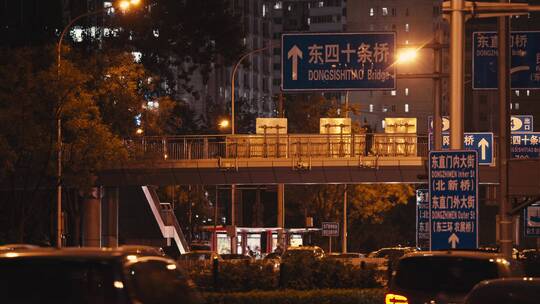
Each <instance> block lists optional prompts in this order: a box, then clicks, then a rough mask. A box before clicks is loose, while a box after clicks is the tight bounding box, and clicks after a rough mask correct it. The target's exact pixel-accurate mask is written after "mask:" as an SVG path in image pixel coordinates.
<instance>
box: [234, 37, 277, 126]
mask: <svg viewBox="0 0 540 304" xmlns="http://www.w3.org/2000/svg"><path fill="white" fill-rule="evenodd" d="M273 46H274V44H272V43H270V44H269V45H267V46H265V47H263V48H260V49H256V50H253V51H250V52H248V53H246V54H244V55H242V57H240V59H238V61H237V62H236V64H235V65H234V68H233V71H232V76H231V134H232V135H234V134H235V128H234V95H235V94H234V82H235V79H236V70H237V69H238V67H239V66H240V63H242V60H244V59H245V58H246V57H248V56H250V55H253V54H255V53H259V52H262V51H264V50H267V49H269V48H271V47H273Z"/></svg>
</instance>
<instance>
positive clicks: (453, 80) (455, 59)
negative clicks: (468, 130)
mask: <svg viewBox="0 0 540 304" xmlns="http://www.w3.org/2000/svg"><path fill="white" fill-rule="evenodd" d="M450 6H451V11H450V66H451V68H450V148H451V149H452V150H461V149H462V148H463V83H464V81H463V80H464V75H465V71H464V69H463V58H464V48H465V45H464V43H463V42H464V37H465V18H464V8H465V6H464V1H463V0H452V1H451V2H450Z"/></svg>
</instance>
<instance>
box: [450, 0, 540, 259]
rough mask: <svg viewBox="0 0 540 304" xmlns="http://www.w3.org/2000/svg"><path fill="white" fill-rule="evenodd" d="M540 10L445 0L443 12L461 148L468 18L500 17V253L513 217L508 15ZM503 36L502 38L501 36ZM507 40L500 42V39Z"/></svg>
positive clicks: (503, 2)
mask: <svg viewBox="0 0 540 304" xmlns="http://www.w3.org/2000/svg"><path fill="white" fill-rule="evenodd" d="M533 11H540V6H532V5H529V4H528V3H509V2H508V0H500V1H499V2H471V1H464V0H450V1H445V2H443V13H444V14H445V15H446V16H445V17H447V18H449V20H450V39H451V41H450V62H451V68H450V147H451V149H461V148H462V146H463V96H464V95H463V86H464V69H463V58H464V52H465V48H464V43H463V42H464V38H465V30H464V29H465V21H466V19H468V18H471V17H475V18H489V17H499V18H500V19H499V26H498V30H499V37H500V38H499V54H500V56H499V61H498V63H499V103H500V104H499V109H500V116H501V117H500V130H499V131H500V135H501V136H500V141H499V149H500V150H499V151H500V152H499V153H500V154H499V179H500V180H499V191H500V195H499V199H500V201H499V213H500V214H499V216H500V228H501V229H500V231H501V233H500V237H499V240H498V241H499V244H500V247H501V253H503V254H504V255H505V256H506V257H508V258H510V257H511V256H512V221H511V220H510V217H509V214H508V210H510V209H511V208H510V206H509V200H508V191H507V188H508V154H509V153H508V144H509V143H508V135H509V130H508V129H509V126H508V121H509V119H508V97H509V90H510V83H509V79H508V78H509V64H510V63H509V55H508V54H509V51H508V50H509V43H508V42H509V35H510V34H509V32H510V29H509V21H508V16H513V15H526V14H528V13H529V12H533ZM501 37H502V39H501ZM503 40H504V41H505V43H501V41H503Z"/></svg>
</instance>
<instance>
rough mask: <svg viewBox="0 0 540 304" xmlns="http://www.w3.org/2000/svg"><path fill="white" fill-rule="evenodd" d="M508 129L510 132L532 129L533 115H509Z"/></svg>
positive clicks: (529, 130) (530, 130)
mask: <svg viewBox="0 0 540 304" xmlns="http://www.w3.org/2000/svg"><path fill="white" fill-rule="evenodd" d="M510 131H511V132H532V131H534V117H533V116H532V115H512V116H510Z"/></svg>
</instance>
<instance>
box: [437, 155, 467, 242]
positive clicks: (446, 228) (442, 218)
mask: <svg viewBox="0 0 540 304" xmlns="http://www.w3.org/2000/svg"><path fill="white" fill-rule="evenodd" d="M477 190H478V161H477V154H476V151H466V150H452V151H431V152H430V153H429V201H430V204H429V208H430V209H429V213H430V229H431V242H430V247H431V250H445V249H475V248H477V247H478V194H477Z"/></svg>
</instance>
